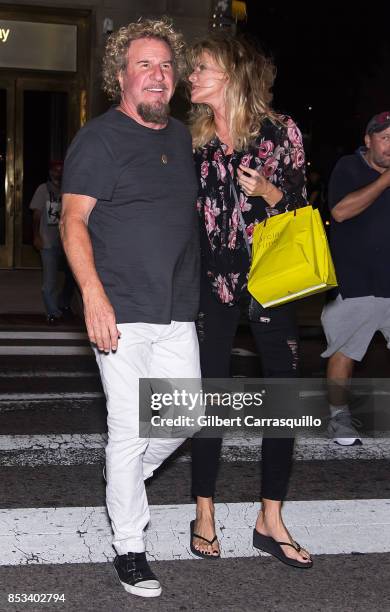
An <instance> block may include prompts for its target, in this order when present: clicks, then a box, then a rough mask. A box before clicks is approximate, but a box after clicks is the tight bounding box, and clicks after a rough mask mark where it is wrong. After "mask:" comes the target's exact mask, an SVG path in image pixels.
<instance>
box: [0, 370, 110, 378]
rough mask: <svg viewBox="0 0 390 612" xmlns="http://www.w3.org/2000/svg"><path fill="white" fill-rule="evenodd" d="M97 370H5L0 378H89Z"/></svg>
mask: <svg viewBox="0 0 390 612" xmlns="http://www.w3.org/2000/svg"><path fill="white" fill-rule="evenodd" d="M97 376H99V372H98V371H96V372H67V371H66V370H53V371H47V370H23V371H22V370H21V371H18V370H6V371H3V372H1V371H0V378H90V377H97Z"/></svg>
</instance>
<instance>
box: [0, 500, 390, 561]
mask: <svg viewBox="0 0 390 612" xmlns="http://www.w3.org/2000/svg"><path fill="white" fill-rule="evenodd" d="M258 509H259V505H258V504H257V503H221V504H216V517H217V534H218V536H219V538H220V544H221V550H222V556H223V557H227V558H229V557H230V558H232V557H253V556H258V554H259V553H258V552H257V551H256V550H255V549H254V548H253V547H252V543H251V539H252V530H253V526H254V524H255V522H256V517H257V513H258ZM150 512H151V521H150V526H149V529H148V530H147V534H146V538H147V544H146V547H147V553H148V556H149V558H150V559H152V560H173V559H192V558H193V556H192V555H191V552H190V550H189V522H190V520H192V519H193V518H194V516H195V506H194V505H193V504H177V505H174V506H172V505H164V506H151V507H150ZM284 519H285V521H286V524H287V525H288V526H289V529H290V531H291V532H292V533H293V535H294V539H296V540H297V541H298V542H300V543H301V545H304V546H305V547H306V548H307V549H309V550H310V552H311V553H312V554H313V555H318V554H328V555H336V554H351V553H361V554H362V553H385V552H390V500H389V499H365V500H336V501H290V502H286V503H285V505H284ZM0 544H1V545H0V565H25V564H29V565H30V564H40V565H42V564H49V563H57V564H58V563H61V564H63V563H99V562H106V561H108V560H110V559H112V557H113V549H112V547H111V529H110V525H109V521H108V517H107V513H106V509H105V508H104V507H67V508H18V509H12V510H0Z"/></svg>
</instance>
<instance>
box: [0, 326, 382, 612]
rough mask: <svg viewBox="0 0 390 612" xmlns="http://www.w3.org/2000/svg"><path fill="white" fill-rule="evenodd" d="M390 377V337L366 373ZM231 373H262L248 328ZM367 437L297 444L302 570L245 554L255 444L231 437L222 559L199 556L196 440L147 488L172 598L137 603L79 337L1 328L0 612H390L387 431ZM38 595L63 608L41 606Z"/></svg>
mask: <svg viewBox="0 0 390 612" xmlns="http://www.w3.org/2000/svg"><path fill="white" fill-rule="evenodd" d="M302 336H303V338H302V342H301V355H302V375H303V376H305V377H323V376H324V367H325V364H324V362H323V360H322V359H321V358H320V356H319V355H320V352H321V350H323V344H324V341H323V338H322V337H321V336H320V335H318V333H315V330H314V331H313V330H310V329H307V330H305V332H304V333H303V334H302ZM389 365H390V363H389V356H388V351H386V347H385V344H384V341H383V339H382V338H380V337H378V338H375V340H374V342H373V344H372V347H371V349H370V352H369V354H368V356H367V358H366V359H365V360H364V362H363V363H362V364H361V365H360V366H359V367H358V369H357V377H358V378H362V379H364V378H370V377H374V378H381V377H388V372H389ZM232 375H233V376H234V377H239V378H240V377H258V376H259V375H261V370H260V367H259V363H258V358H257V356H256V355H255V349H254V346H253V343H252V341H251V338H250V335H248V333H247V330H246V329H245V328H242V329H241V330H240V333H239V335H238V337H237V341H236V346H235V349H234V350H233V354H232ZM384 401H387V400H386V398H385V400H384ZM385 405H386V404H385ZM362 435H363V445H362V446H359V447H352V448H342V447H339V446H337V445H336V444H334V443H333V441H331V440H329V439H327V438H325V437H323V436H322V437H317V438H315V437H312V436H311V435H310V434H308V435H306V436H302V437H299V438H298V439H297V443H296V449H295V462H294V468H293V473H292V478H291V483H290V488H289V495H288V500H287V501H286V504H285V517H286V522H287V524H288V527H289V529H290V531H291V533H292V534H293V536H294V537H295V539H297V540H298V541H299V542H300V543H301V544H302V545H304V546H306V547H307V548H308V549H309V550H310V551H311V552H312V553H313V559H314V567H313V569H311V570H308V571H301V570H296V569H293V568H290V567H287V566H284V565H282V564H281V563H280V562H278V561H277V560H275V559H273V558H270V557H269V556H266V555H260V554H258V552H257V551H256V550H255V549H253V547H252V545H251V534H252V529H253V523H254V520H255V518H256V513H257V511H258V508H259V505H258V497H259V490H260V484H261V482H260V469H259V456H260V446H261V439H260V438H259V435H258V434H256V432H252V433H251V432H249V433H248V432H246V433H242V432H239V431H233V432H232V433H231V434H229V435H227V436H226V438H225V439H224V445H223V452H222V463H221V468H220V474H219V479H218V488H217V494H216V503H217V532H218V536H219V538H220V542H221V548H222V558H221V559H220V560H217V561H212V562H208V561H205V560H199V559H195V558H193V557H192V555H191V552H190V550H189V521H190V520H191V518H193V514H194V506H193V500H192V498H191V495H190V443H189V442H186V443H185V444H184V445H183V446H182V447H181V448H180V449H179V451H178V452H177V453H175V455H174V456H173V457H172V458H171V459H170V460H169V461H168V462H166V464H165V465H164V466H163V467H162V468H161V469H160V470H159V471H158V473H157V474H156V475H155V476H154V477H153V478H152V479H151V480H150V481H149V482H148V485H147V493H148V499H149V503H150V505H151V516H152V519H151V523H150V526H149V528H148V532H147V550H148V556H149V559H150V561H151V564H152V567H153V570H154V571H155V573H156V574H157V575H158V577H159V579H160V581H161V583H162V586H163V594H162V595H161V597H160V598H157V599H156V600H143V599H141V598H136V597H134V596H131V595H128V594H127V593H126V592H125V591H124V590H123V588H122V587H121V585H120V584H119V582H118V580H117V578H116V576H115V573H114V571H113V567H112V563H111V560H112V558H113V556H114V552H113V550H112V548H111V532H110V527H109V523H108V519H107V515H106V511H105V500H104V480H103V477H102V467H103V464H104V445H105V440H106V409H105V402H104V397H103V393H102V388H101V385H100V381H99V377H98V373H97V368H96V365H95V362H94V358H93V357H92V355H91V353H90V352H89V348H88V343H87V341H86V338H85V337H84V336H83V335H82V332H81V331H80V330H79V331H77V330H76V331H68V332H57V335H56V332H55V331H54V332H51V333H49V334H48V333H47V332H46V331H45V330H38V331H37V330H36V328H31V329H28V328H24V329H20V328H19V329H17V328H16V327H15V328H14V331H12V327H11V328H10V327H7V330H3V331H1V329H0V466H1V467H0V469H1V479H0V611H1V612H2V611H3V610H4V612H5V611H8V610H14V611H19V610H20V611H22V610H31V611H34V612H35V611H38V610H43V609H46V610H50V611H52V610H53V611H54V610H64V611H68V610H69V611H71V610H72V611H73V610H75V611H76V610H77V611H84V610H85V611H88V612H89V611H92V610H96V611H107V612H111V611H112V612H114V611H121V610H134V611H137V610H150V611H154V610H161V611H164V612H165V611H171V610H172V611H173V610H175V611H176V610H195V609H205V610H216V611H218V612H219V611H221V612H224V611H225V610H226V611H227V610H232V611H237V612H238V611H240V612H241V611H242V612H245V611H248V612H252V611H255V610H265V611H278V612H284V611H286V612H287V611H295V610H297V611H298V610H299V611H300V612H301V611H302V610H308V611H309V612H311V611H313V612H314V611H317V610H318V611H331V610H332V611H333V610H334V611H336V610H337V611H345V612H347V611H351V612H352V611H354V612H356V611H360V610H361V611H363V610H364V611H366V610H372V611H376V610H378V611H379V610H381V611H386V610H390V594H389V588H388V583H389V576H390V482H389V467H390V444H389V440H388V438H387V437H386V436H385V435H382V436H380V435H378V436H376V437H373V436H368V437H367V436H365V434H364V432H363V433H362ZM15 594H19V595H22V594H26V596H28V595H30V601H26V602H24V603H23V602H22V601H20V602H18V601H15ZM43 594H57V595H58V596H59V597H60V599H59V601H57V602H55V601H54V598H53V597H52V598H51V601H50V602H48V601H47V602H44V601H43V598H42V595H43ZM12 595H13V601H11V600H12ZM34 596H35V601H34ZM61 596H63V597H61ZM39 598H40V602H38V599H39ZM19 599H22V597H20V598H19ZM46 599H47V597H46ZM56 599H57V598H56ZM63 600H64V601H63Z"/></svg>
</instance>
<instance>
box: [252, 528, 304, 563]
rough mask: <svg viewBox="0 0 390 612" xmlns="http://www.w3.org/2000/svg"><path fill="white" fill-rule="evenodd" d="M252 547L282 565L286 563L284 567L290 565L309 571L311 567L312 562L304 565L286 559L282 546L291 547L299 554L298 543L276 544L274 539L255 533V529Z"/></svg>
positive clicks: (288, 558)
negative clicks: (277, 560) (272, 557)
mask: <svg viewBox="0 0 390 612" xmlns="http://www.w3.org/2000/svg"><path fill="white" fill-rule="evenodd" d="M253 546H254V547H255V548H258V549H259V550H262V551H263V552H266V553H268V554H270V555H272V556H274V557H276V559H279V561H282V563H286V565H291V566H292V567H300V568H301V569H309V568H310V567H313V561H309V562H308V563H304V562H303V561H297V560H296V559H290V557H287V555H285V554H284V552H283V549H282V546H292V547H293V548H295V550H296V551H297V552H299V551H300V550H301V547H300V545H299V544H298V542H295V546H294V544H291V542H277V541H276V540H274V538H271V537H270V536H265V535H263V534H261V533H259V532H258V531H256V529H254V530H253Z"/></svg>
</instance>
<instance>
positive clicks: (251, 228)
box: [246, 223, 255, 242]
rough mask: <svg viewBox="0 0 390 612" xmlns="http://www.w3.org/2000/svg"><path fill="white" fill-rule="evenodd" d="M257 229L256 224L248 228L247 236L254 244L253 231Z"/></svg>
mask: <svg viewBox="0 0 390 612" xmlns="http://www.w3.org/2000/svg"><path fill="white" fill-rule="evenodd" d="M254 229H255V224H254V223H251V224H250V225H247V226H246V234H247V236H248V238H249V242H252V240H253V230H254Z"/></svg>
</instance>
